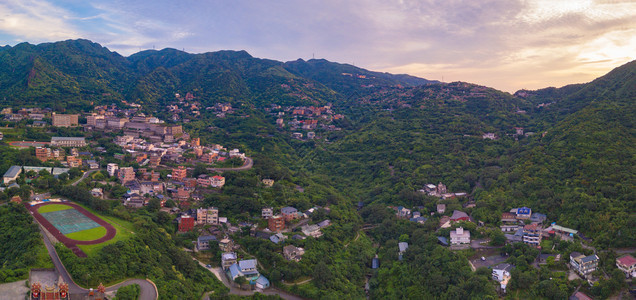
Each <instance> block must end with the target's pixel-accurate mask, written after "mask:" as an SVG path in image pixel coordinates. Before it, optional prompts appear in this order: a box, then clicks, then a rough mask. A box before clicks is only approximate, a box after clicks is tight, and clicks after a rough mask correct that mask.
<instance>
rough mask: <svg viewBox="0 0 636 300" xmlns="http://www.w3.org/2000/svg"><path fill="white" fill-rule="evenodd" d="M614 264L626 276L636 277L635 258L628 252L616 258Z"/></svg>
mask: <svg viewBox="0 0 636 300" xmlns="http://www.w3.org/2000/svg"><path fill="white" fill-rule="evenodd" d="M616 266H617V267H618V269H619V270H621V271H623V273H625V276H626V277H628V278H629V277H636V259H634V257H633V256H631V255H629V254H628V255H624V256H621V257H619V258H617V259H616Z"/></svg>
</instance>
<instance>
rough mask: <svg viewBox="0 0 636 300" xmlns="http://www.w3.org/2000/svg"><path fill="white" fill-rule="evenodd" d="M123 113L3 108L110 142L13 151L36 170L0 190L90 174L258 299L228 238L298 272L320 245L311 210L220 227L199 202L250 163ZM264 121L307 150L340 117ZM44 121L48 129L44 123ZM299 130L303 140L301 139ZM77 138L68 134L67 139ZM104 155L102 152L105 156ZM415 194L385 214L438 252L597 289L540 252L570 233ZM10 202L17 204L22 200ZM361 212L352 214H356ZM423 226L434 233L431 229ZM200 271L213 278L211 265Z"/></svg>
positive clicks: (251, 271)
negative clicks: (531, 253)
mask: <svg viewBox="0 0 636 300" xmlns="http://www.w3.org/2000/svg"><path fill="white" fill-rule="evenodd" d="M478 92H479V93H481V92H483V91H481V90H480V91H478ZM475 93H477V92H475V91H474V89H473V90H471V92H470V94H469V96H470V97H478V96H479V95H477V94H475ZM175 99H176V100H177V101H178V103H176V104H174V105H170V106H168V107H167V108H166V109H167V110H168V111H169V113H170V114H172V116H173V117H172V120H170V121H171V122H175V121H183V122H187V121H188V120H187V119H184V118H183V116H184V115H193V116H196V115H198V114H200V113H199V110H200V109H202V107H201V106H200V103H198V102H196V99H195V98H194V96H192V94H190V93H187V94H186V96H185V97H182V96H180V95H179V94H176V95H175ZM127 105H128V108H123V109H122V108H119V107H117V106H114V105H113V106H96V107H95V108H94V110H93V112H91V113H89V114H86V115H73V114H61V113H56V112H53V111H51V110H47V109H37V108H33V109H18V110H16V112H15V113H13V110H12V109H10V108H5V109H4V110H3V111H2V114H4V116H5V118H4V119H5V121H7V122H21V121H23V120H28V122H29V124H30V125H29V126H33V127H43V128H46V127H48V126H51V127H56V128H67V129H81V131H83V132H92V133H100V134H103V135H105V136H110V137H112V140H111V141H110V142H111V145H110V146H108V145H98V144H97V143H96V141H94V140H90V139H89V140H87V139H86V138H85V137H80V136H72V137H61V136H53V137H51V139H50V142H32V143H29V142H26V141H23V142H22V143H18V142H15V144H14V145H15V146H16V147H29V146H31V147H32V148H33V151H34V152H33V153H32V154H33V155H34V157H35V158H37V160H39V161H40V162H41V163H42V164H43V166H12V167H11V168H10V169H9V170H8V171H7V172H6V173H5V174H4V176H3V183H4V187H2V189H3V190H4V189H7V188H9V189H10V188H19V187H20V184H33V183H34V182H37V180H38V177H40V176H47V174H50V175H52V176H54V177H55V178H58V177H60V176H62V178H64V179H66V178H67V177H69V176H70V177H73V178H77V177H78V176H80V174H81V173H83V174H84V175H83V176H86V175H89V174H90V173H94V175H93V176H89V177H90V179H89V182H92V186H94V188H92V189H91V191H90V192H91V196H92V197H95V198H97V199H115V200H119V201H121V203H122V204H123V205H124V206H126V207H129V208H130V209H139V208H142V207H146V206H148V205H158V206H159V207H160V211H162V212H165V213H168V214H170V215H172V216H173V218H174V219H173V222H174V223H175V226H176V227H177V231H178V232H179V233H181V234H186V233H193V234H194V235H189V236H191V237H195V239H196V240H193V241H192V249H193V251H194V252H195V253H196V252H201V253H203V252H205V251H210V250H212V249H216V248H218V250H219V251H220V253H221V254H220V261H219V262H218V265H220V267H221V269H222V270H223V274H225V275H226V276H227V278H228V279H229V281H230V282H232V283H233V284H235V285H236V286H237V287H241V288H247V289H258V290H262V289H266V288H268V287H270V285H271V283H270V281H269V280H268V279H267V278H266V277H265V276H263V275H262V274H260V273H259V271H258V261H257V259H255V258H245V257H244V255H242V254H239V253H245V250H244V249H242V247H241V245H240V244H239V243H237V242H236V241H234V240H233V236H234V235H235V234H236V233H238V232H240V231H241V230H242V228H249V232H250V233H249V234H250V236H253V237H255V238H259V239H263V240H266V241H269V242H271V243H273V244H276V245H279V244H280V245H285V246H284V247H283V248H282V249H283V250H282V252H281V253H279V255H281V256H282V257H284V259H286V260H289V261H295V262H299V261H301V260H302V257H303V254H304V253H305V249H303V248H302V247H297V246H295V245H294V243H293V241H295V240H304V239H307V238H314V239H316V238H321V237H322V236H323V231H322V229H323V228H325V227H327V226H329V225H331V221H330V220H329V219H326V218H325V219H322V220H316V221H312V214H313V213H314V212H316V211H318V210H322V211H323V212H324V213H322V214H324V215H325V216H326V215H328V214H329V208H328V207H325V208H323V207H318V206H316V207H312V208H311V209H309V210H307V211H304V212H301V211H299V210H298V209H296V208H294V207H290V206H287V207H277V208H275V207H263V208H262V209H261V215H260V216H252V217H253V220H254V222H238V223H231V222H230V221H229V218H228V217H223V214H224V213H223V211H221V210H219V208H217V207H206V206H202V200H203V198H204V197H205V195H206V194H209V193H218V192H219V191H220V190H221V189H223V188H224V185H225V184H226V182H225V177H224V176H223V172H224V171H225V170H233V169H235V168H238V169H237V170H239V169H240V168H243V167H246V168H249V167H251V164H252V161H251V158H249V157H247V156H246V154H245V153H242V152H240V150H239V149H230V150H228V149H227V148H225V147H223V146H222V145H218V144H213V145H202V144H201V141H200V139H199V138H197V137H191V136H190V135H189V134H188V133H187V132H185V131H184V130H183V127H182V126H181V125H175V124H167V123H166V122H165V121H163V120H160V119H158V118H156V117H153V116H146V115H144V114H143V113H140V112H139V108H140V105H137V104H134V103H127ZM205 109H207V110H214V111H215V112H217V113H216V117H218V118H223V117H225V116H226V114H232V113H233V112H234V111H233V110H232V108H231V105H229V104H219V105H217V106H214V107H208V108H205ZM265 111H266V112H267V113H269V114H270V115H271V116H273V117H275V118H276V125H277V126H278V127H279V128H288V130H290V131H291V132H292V136H293V138H296V139H307V140H311V139H314V138H317V135H316V133H315V132H314V131H315V130H320V131H323V132H324V131H334V130H336V131H337V130H340V128H338V127H336V126H335V125H333V124H331V123H332V121H334V120H339V119H342V118H343V117H344V116H343V115H340V114H335V113H334V112H333V111H332V110H331V106H330V105H327V106H323V107H313V106H311V107H291V106H289V107H285V108H283V107H281V106H279V105H272V106H271V107H269V108H265ZM80 119H81V120H85V123H82V124H80V122H79V120H80ZM49 120H50V124H49V123H48V122H47V121H49ZM0 130H1V129H0ZM299 130H303V131H304V132H306V135H304V134H303V133H301V132H299ZM515 130H516V131H517V132H516V134H520V135H523V129H522V128H515ZM81 131H76V134H77V133H78V132H81ZM520 131H521V132H520ZM483 138H484V139H491V140H494V139H497V137H496V136H495V134H494V133H485V134H484V135H483ZM104 146H108V149H107V147H104ZM115 146H116V148H115ZM110 155H112V157H110ZM230 164H231V165H230ZM95 175H99V176H95ZM82 178H83V177H82ZM80 180H81V179H80ZM18 182H19V183H20V184H19V183H18ZM260 184H261V185H262V186H263V187H265V188H271V187H272V186H273V185H274V184H275V181H274V180H272V179H267V178H265V179H262V181H261V183H260ZM419 192H420V193H422V194H424V195H426V196H428V197H432V198H436V199H438V204H436V206H435V209H434V210H433V211H429V210H427V208H426V207H423V206H419V207H410V208H407V207H404V206H398V207H393V206H390V207H389V209H392V210H393V211H394V213H395V216H396V217H397V219H404V220H407V221H410V222H414V223H416V224H418V225H419V226H434V227H436V228H438V229H437V232H438V242H439V243H440V244H441V245H443V246H447V247H449V248H450V249H451V250H453V251H466V250H468V249H473V251H474V250H477V251H482V250H492V249H503V248H502V247H503V245H504V244H512V245H514V244H516V243H522V244H525V245H528V246H529V247H531V248H533V249H537V251H535V252H536V253H538V254H537V256H536V262H535V263H536V266H537V267H539V266H540V265H543V264H546V263H547V262H548V261H549V265H550V266H552V267H554V266H556V265H558V264H559V263H560V262H561V261H562V260H565V259H567V261H568V262H569V263H568V264H567V266H568V268H569V269H570V270H571V275H570V280H572V278H581V279H583V280H586V281H588V282H589V284H590V285H593V284H594V283H595V282H598V280H599V274H598V272H595V271H596V270H597V266H598V264H599V257H598V256H597V255H596V254H595V253H594V251H589V249H588V248H585V249H586V250H585V253H587V254H584V253H582V252H571V253H569V257H568V256H565V254H566V253H563V252H559V251H555V250H554V248H549V247H550V245H553V244H554V243H556V241H574V240H575V239H580V238H582V239H583V240H585V237H582V236H580V235H579V233H578V231H576V230H573V229H570V228H566V227H563V226H560V225H557V224H556V223H554V222H552V223H549V222H548V221H549V220H548V218H547V216H546V215H545V214H542V213H539V212H534V211H532V209H531V208H529V207H521V208H511V209H510V210H509V212H504V213H503V214H502V215H501V219H500V220H499V222H497V223H496V224H486V223H484V222H483V221H481V220H475V219H474V218H473V217H471V216H470V214H469V213H467V212H466V210H470V209H471V208H474V207H475V203H474V202H472V201H471V200H470V199H469V198H468V194H467V193H466V192H451V191H449V190H448V189H447V187H446V185H444V184H443V183H441V182H440V183H438V184H437V185H435V184H425V185H424V186H423V187H422V189H420V190H419ZM32 197H41V195H37V196H36V195H33V196H32ZM14 198H15V197H14ZM13 200H14V201H17V202H19V201H20V200H21V199H20V198H16V199H13ZM362 205H363V204H360V205H359V209H360V208H361V207H362ZM431 218H434V219H435V220H437V223H436V224H432V225H431V224H430V222H431V221H430V220H429V219H431ZM259 219H260V220H261V221H258V220H259ZM492 226H498V229H499V232H500V233H499V234H493V233H489V234H488V233H487V232H488V230H490V229H487V228H491V227H492ZM471 235H472V236H471ZM553 241H555V242H553ZM546 247H547V248H546ZM408 248H409V244H408V243H407V242H400V243H399V245H398V259H399V260H402V257H403V255H404V254H405V253H407V251H408ZM477 253H479V252H477ZM504 254H505V255H504ZM508 255H509V253H502V256H499V257H493V258H490V257H489V258H488V260H489V259H493V261H492V264H491V266H490V267H491V269H492V279H493V280H494V281H496V282H498V283H499V290H500V292H501V293H502V294H503V293H505V292H506V287H507V285H508V282H509V281H510V279H511V272H512V270H513V269H514V268H515V265H514V264H510V263H505V262H504V261H505V260H506V258H507V257H508ZM204 257H207V256H204ZM485 260H487V259H486V258H485V257H484V256H481V258H479V257H476V258H474V259H473V260H472V261H471V266H473V265H479V264H482V263H483V261H485ZM379 262H380V261H379V260H378V258H377V255H376V257H375V258H373V259H372V261H371V262H370V267H371V269H377V268H378V267H379ZM215 265H216V264H215ZM616 265H617V266H618V267H619V268H620V269H621V270H623V272H624V273H625V274H626V276H628V277H629V276H634V272H635V271H634V267H635V265H636V261H635V260H634V258H633V257H631V256H630V255H627V256H623V257H621V258H619V259H617V261H616ZM207 266H208V267H209V268H212V266H211V265H210V264H207ZM561 266H563V264H561ZM473 268H475V266H473ZM237 278H245V280H243V279H240V280H239V279H237Z"/></svg>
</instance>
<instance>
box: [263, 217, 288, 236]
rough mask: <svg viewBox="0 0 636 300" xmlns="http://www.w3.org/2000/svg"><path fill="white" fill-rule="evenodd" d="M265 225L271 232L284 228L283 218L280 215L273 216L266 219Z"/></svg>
mask: <svg viewBox="0 0 636 300" xmlns="http://www.w3.org/2000/svg"><path fill="white" fill-rule="evenodd" d="M267 225H268V226H267V227H268V228H269V230H271V231H272V232H279V231H281V230H283V229H285V219H284V218H283V217H281V216H273V217H271V218H269V219H268V220H267Z"/></svg>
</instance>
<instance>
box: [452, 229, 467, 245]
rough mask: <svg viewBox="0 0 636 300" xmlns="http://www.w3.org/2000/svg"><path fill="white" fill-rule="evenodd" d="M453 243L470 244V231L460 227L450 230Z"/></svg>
mask: <svg viewBox="0 0 636 300" xmlns="http://www.w3.org/2000/svg"><path fill="white" fill-rule="evenodd" d="M450 238H451V245H461V244H470V231H468V230H464V228H462V227H459V228H457V229H455V231H451V232H450Z"/></svg>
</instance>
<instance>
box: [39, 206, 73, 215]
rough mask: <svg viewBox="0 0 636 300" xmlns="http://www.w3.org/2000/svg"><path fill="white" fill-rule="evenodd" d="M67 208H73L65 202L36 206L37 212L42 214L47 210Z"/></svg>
mask: <svg viewBox="0 0 636 300" xmlns="http://www.w3.org/2000/svg"><path fill="white" fill-rule="evenodd" d="M67 209H73V208H72V207H70V206H68V205H65V204H47V205H44V206H42V207H40V208H38V212H39V213H41V214H43V213H47V212H54V211H60V210H67Z"/></svg>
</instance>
